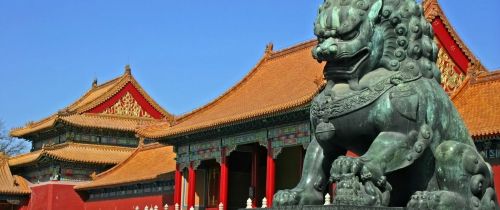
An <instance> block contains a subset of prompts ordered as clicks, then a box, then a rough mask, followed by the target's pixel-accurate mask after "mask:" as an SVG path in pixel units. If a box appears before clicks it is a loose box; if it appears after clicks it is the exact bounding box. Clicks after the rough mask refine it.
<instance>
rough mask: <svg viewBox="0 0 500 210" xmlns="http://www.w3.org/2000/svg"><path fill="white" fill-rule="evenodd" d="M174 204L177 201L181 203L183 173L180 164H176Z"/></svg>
mask: <svg viewBox="0 0 500 210" xmlns="http://www.w3.org/2000/svg"><path fill="white" fill-rule="evenodd" d="M174 183H175V186H174V205H175V204H176V203H177V204H179V205H181V189H182V186H181V183H182V174H181V171H180V169H179V164H177V165H176V166H175V178H174Z"/></svg>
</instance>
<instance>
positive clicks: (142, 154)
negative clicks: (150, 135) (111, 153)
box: [75, 143, 175, 190]
mask: <svg viewBox="0 0 500 210" xmlns="http://www.w3.org/2000/svg"><path fill="white" fill-rule="evenodd" d="M174 158H175V153H174V152H173V151H172V147H171V146H164V145H161V144H159V143H153V144H150V145H145V146H140V147H138V148H137V149H136V150H135V151H134V152H133V153H132V155H130V156H129V157H128V158H127V159H126V160H124V161H123V162H121V163H120V164H118V165H116V166H115V167H113V168H111V169H109V170H107V171H105V172H103V173H100V174H98V175H97V176H95V177H94V178H93V180H92V181H91V182H87V183H83V184H80V185H77V186H75V189H77V190H89V189H96V188H103V187H110V186H118V185H126V184H131V183H136V182H145V181H153V180H156V179H159V178H171V179H173V177H172V174H171V173H170V172H173V171H175V159H174Z"/></svg>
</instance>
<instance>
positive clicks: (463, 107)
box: [451, 71, 500, 139]
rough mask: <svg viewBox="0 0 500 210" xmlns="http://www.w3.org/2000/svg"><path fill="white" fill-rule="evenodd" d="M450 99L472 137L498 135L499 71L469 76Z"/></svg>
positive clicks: (499, 120)
mask: <svg viewBox="0 0 500 210" xmlns="http://www.w3.org/2000/svg"><path fill="white" fill-rule="evenodd" d="M451 99H452V101H453V103H454V104H455V106H456V107H457V110H458V112H459V113H460V114H461V116H462V118H463V120H464V121H465V124H466V125H467V128H468V129H469V132H470V134H471V135H472V137H474V139H481V138H482V137H488V136H499V135H500V71H494V72H489V73H483V74H480V75H478V76H469V77H468V78H467V79H466V81H465V82H464V84H463V85H462V86H461V88H460V89H458V90H457V92H456V93H455V94H454V95H452V96H451Z"/></svg>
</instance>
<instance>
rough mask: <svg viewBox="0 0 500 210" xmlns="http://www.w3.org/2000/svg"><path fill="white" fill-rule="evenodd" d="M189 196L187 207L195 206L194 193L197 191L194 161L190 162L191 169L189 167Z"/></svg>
mask: <svg viewBox="0 0 500 210" xmlns="http://www.w3.org/2000/svg"><path fill="white" fill-rule="evenodd" d="M188 172H189V174H188V176H189V177H188V183H189V187H188V198H187V205H188V206H187V208H188V209H189V208H191V207H194V194H195V191H196V171H195V170H194V168H193V162H191V164H189V169H188Z"/></svg>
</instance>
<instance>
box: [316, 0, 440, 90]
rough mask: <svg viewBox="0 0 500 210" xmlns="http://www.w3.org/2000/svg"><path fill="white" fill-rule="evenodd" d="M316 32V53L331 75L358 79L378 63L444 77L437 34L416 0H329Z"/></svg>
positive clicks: (325, 71)
mask: <svg viewBox="0 0 500 210" xmlns="http://www.w3.org/2000/svg"><path fill="white" fill-rule="evenodd" d="M314 33H315V35H316V36H317V37H318V45H317V46H316V47H315V48H313V51H312V53H313V57H314V58H315V59H316V60H318V61H319V62H322V61H326V62H327V65H326V66H325V70H324V73H325V76H326V78H327V79H329V80H335V79H341V80H346V79H355V78H358V79H359V78H361V77H362V76H363V75H364V74H366V73H367V72H369V71H372V70H374V69H376V68H385V69H388V70H391V71H420V72H421V73H422V75H423V76H424V77H427V78H436V79H437V80H439V70H438V69H437V67H436V65H435V61H436V55H437V52H438V50H437V46H436V44H435V43H434V41H433V36H434V33H433V31H432V27H431V25H430V24H429V23H428V22H427V21H426V20H425V18H424V17H423V15H422V8H421V6H420V5H418V4H417V3H416V2H415V1H413V0H325V1H324V3H323V4H322V5H321V6H320V8H319V13H318V16H317V18H316V21H315V24H314Z"/></svg>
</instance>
